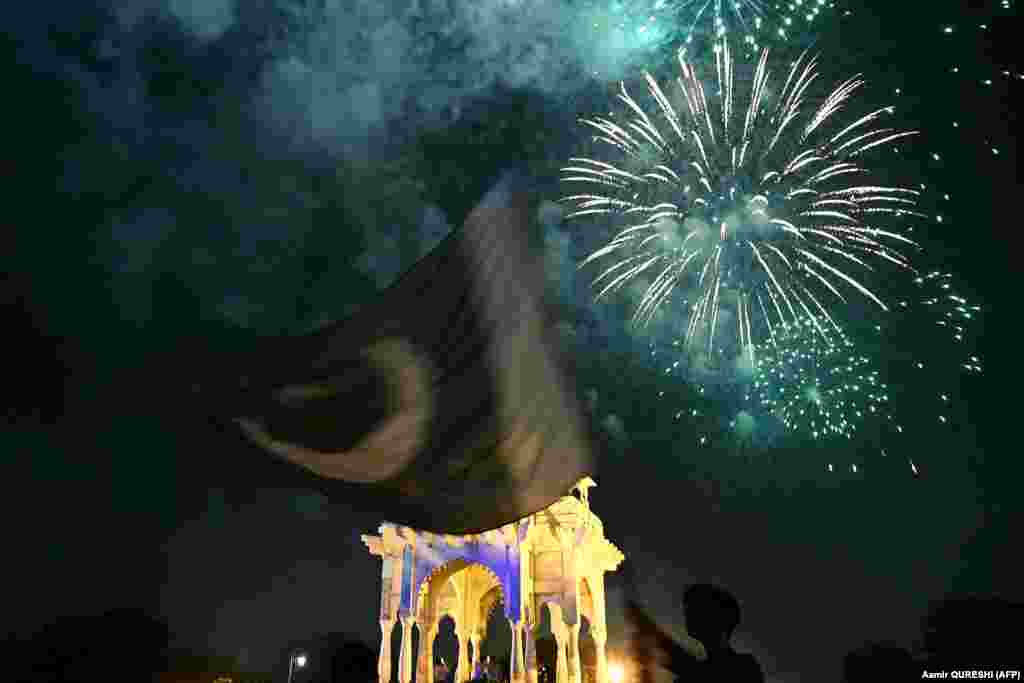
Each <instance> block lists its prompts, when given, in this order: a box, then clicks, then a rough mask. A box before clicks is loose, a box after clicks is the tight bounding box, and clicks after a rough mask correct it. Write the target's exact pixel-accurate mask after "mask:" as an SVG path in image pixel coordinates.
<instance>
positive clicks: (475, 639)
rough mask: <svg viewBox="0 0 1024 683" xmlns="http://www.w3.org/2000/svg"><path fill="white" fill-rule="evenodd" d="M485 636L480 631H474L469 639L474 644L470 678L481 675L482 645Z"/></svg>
mask: <svg viewBox="0 0 1024 683" xmlns="http://www.w3.org/2000/svg"><path fill="white" fill-rule="evenodd" d="M483 635H484V634H482V633H481V632H480V631H473V633H472V635H470V637H469V641H470V642H471V643H473V660H472V662H471V663H470V668H469V670H470V672H471V673H470V678H476V677H477V676H479V675H480V643H481V642H482V641H483V639H484V638H483Z"/></svg>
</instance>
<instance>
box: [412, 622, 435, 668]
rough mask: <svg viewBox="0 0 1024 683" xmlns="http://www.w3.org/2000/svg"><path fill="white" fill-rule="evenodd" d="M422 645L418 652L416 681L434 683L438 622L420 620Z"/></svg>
mask: <svg viewBox="0 0 1024 683" xmlns="http://www.w3.org/2000/svg"><path fill="white" fill-rule="evenodd" d="M419 629H420V647H419V652H417V653H416V662H417V664H416V683H434V638H435V637H436V636H437V622H436V621H433V622H426V623H424V622H420V624H419Z"/></svg>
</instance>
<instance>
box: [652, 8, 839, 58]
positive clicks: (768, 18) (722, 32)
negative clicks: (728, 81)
mask: <svg viewBox="0 0 1024 683" xmlns="http://www.w3.org/2000/svg"><path fill="white" fill-rule="evenodd" d="M657 4H658V9H659V10H663V11H666V12H668V13H671V14H673V15H675V16H676V17H678V19H679V21H680V22H681V23H683V24H684V25H685V26H686V28H685V29H684V31H683V36H684V41H685V43H686V44H687V45H689V44H691V43H693V41H694V39H695V38H696V37H698V36H703V37H704V38H705V39H706V40H707V39H710V42H713V43H720V42H722V41H723V40H727V39H733V40H738V41H740V42H742V44H743V45H744V46H746V47H748V48H750V49H751V50H754V51H756V50H758V49H760V45H761V43H763V42H764V41H766V40H776V41H787V40H789V39H790V38H791V37H792V36H793V35H794V33H796V32H797V31H799V30H801V29H802V27H803V26H804V25H809V24H811V23H813V22H814V21H815V19H817V17H818V15H819V14H820V13H821V11H822V10H823V9H826V8H828V7H831V6H832V5H833V3H831V2H829V1H828V0H808V1H807V2H804V1H803V0H798V1H797V2H791V3H787V4H782V3H775V2H771V1H770V0H769V1H767V2H765V1H764V0H659V2H658V3H657Z"/></svg>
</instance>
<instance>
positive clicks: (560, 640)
mask: <svg viewBox="0 0 1024 683" xmlns="http://www.w3.org/2000/svg"><path fill="white" fill-rule="evenodd" d="M551 632H552V634H553V635H554V636H555V645H556V646H557V647H558V656H557V657H556V658H555V683H569V661H568V657H567V656H566V652H567V647H568V644H569V643H568V640H569V634H568V630H567V629H566V628H565V624H556V623H555V622H554V620H552V622H551Z"/></svg>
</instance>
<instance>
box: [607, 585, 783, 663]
mask: <svg viewBox="0 0 1024 683" xmlns="http://www.w3.org/2000/svg"><path fill="white" fill-rule="evenodd" d="M683 609H684V610H685V614H686V629H687V631H688V633H689V635H690V636H691V637H689V638H684V639H682V640H681V641H678V640H676V639H675V638H673V637H672V636H670V635H668V634H667V633H665V631H664V630H662V629H661V628H660V627H659V626H658V625H657V624H655V623H654V621H653V620H652V619H651V618H650V616H648V615H647V614H646V613H645V612H644V611H643V609H642V608H641V607H640V606H639V605H638V604H637V603H636V602H635V601H633V600H630V601H628V602H627V618H628V619H629V620H630V621H631V622H632V624H633V626H634V629H635V631H636V638H635V641H634V656H635V658H636V659H637V663H638V664H639V665H640V668H641V671H642V674H641V680H642V681H644V683H646V681H649V680H651V672H650V669H651V667H652V665H655V664H657V665H660V666H662V667H664V668H666V669H668V670H669V671H670V672H671V673H672V674H673V675H675V676H676V677H678V679H679V680H680V681H686V682H687V683H690V682H691V681H694V682H696V681H708V682H712V681H714V682H718V681H723V682H728V683H764V672H763V671H762V670H761V665H760V664H758V662H757V659H755V658H754V656H753V655H750V654H742V653H739V652H736V651H735V650H734V649H733V648H732V645H731V643H730V641H731V639H732V634H733V632H734V631H735V630H736V627H737V626H739V623H740V605H739V602H738V601H737V600H736V598H735V597H734V596H733V595H732V594H731V593H729V592H728V591H726V590H725V589H724V588H720V587H718V586H713V585H710V584H695V585H693V586H690V587H689V588H688V589H687V590H686V594H685V596H684V598H683Z"/></svg>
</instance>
